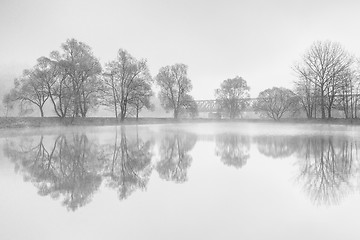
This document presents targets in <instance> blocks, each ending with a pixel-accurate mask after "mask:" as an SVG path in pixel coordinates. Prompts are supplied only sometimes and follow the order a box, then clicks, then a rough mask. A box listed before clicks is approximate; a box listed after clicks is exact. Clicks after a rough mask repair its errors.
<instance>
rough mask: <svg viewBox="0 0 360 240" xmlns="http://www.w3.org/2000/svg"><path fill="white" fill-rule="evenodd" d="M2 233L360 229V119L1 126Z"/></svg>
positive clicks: (192, 234)
mask: <svg viewBox="0 0 360 240" xmlns="http://www.w3.org/2000/svg"><path fill="white" fill-rule="evenodd" d="M0 136H1V137H0V191H1V193H0V239H2V240H7V239H61V240H63V239H182V240H183V239H277V240H278V239H301V240H303V239H337V240H338V239H357V240H358V239H360V228H359V221H360V220H359V219H360V197H359V190H360V128H359V127H355V126H331V125H318V124H317V125H302V124H295V125H287V124H261V123H254V124H250V123H249V124H246V123H211V124H179V125H171V124H169V125H143V126H124V127H87V128H66V129H33V130H31V129H30V130H11V131H1V132H0Z"/></svg>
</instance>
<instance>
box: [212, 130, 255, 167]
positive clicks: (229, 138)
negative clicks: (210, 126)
mask: <svg viewBox="0 0 360 240" xmlns="http://www.w3.org/2000/svg"><path fill="white" fill-rule="evenodd" d="M215 141H216V150H215V152H216V155H217V156H220V160H221V161H222V162H223V163H224V164H225V165H228V166H233V167H235V168H241V167H242V166H244V165H245V164H246V162H247V160H248V159H249V158H250V152H249V151H250V137H249V136H241V135H236V134H220V135H218V136H216V139H215Z"/></svg>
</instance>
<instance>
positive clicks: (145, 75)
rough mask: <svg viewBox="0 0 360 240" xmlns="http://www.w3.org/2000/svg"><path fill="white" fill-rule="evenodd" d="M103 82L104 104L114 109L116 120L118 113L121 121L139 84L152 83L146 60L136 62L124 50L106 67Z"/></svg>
mask: <svg viewBox="0 0 360 240" xmlns="http://www.w3.org/2000/svg"><path fill="white" fill-rule="evenodd" d="M139 79H141V80H139ZM103 80H104V85H105V92H106V96H105V101H104V104H105V105H107V106H109V107H114V112H115V116H116V118H118V113H119V112H120V119H121V121H124V119H125V116H126V114H127V112H128V107H129V104H130V101H129V100H130V98H131V97H132V96H134V95H136V94H135V93H136V92H137V91H138V90H139V89H138V88H139V83H140V82H141V83H143V84H147V85H151V82H152V79H151V77H150V73H149V70H148V67H147V62H146V60H144V59H142V60H137V59H135V58H134V57H133V56H131V55H130V54H129V53H128V52H127V51H126V50H124V49H120V50H119V51H118V56H117V59H116V60H114V61H111V62H109V63H108V64H107V65H106V71H105V74H104V79H103ZM142 87H144V86H142Z"/></svg>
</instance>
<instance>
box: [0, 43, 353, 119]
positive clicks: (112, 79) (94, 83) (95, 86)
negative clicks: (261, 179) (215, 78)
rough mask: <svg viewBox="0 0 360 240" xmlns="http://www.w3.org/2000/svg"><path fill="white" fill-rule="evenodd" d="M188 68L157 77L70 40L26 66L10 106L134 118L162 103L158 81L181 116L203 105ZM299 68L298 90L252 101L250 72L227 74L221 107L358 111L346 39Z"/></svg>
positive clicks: (288, 112) (228, 113) (273, 91)
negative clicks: (193, 93) (244, 75)
mask: <svg viewBox="0 0 360 240" xmlns="http://www.w3.org/2000/svg"><path fill="white" fill-rule="evenodd" d="M187 71H188V67H187V66H186V65H185V64H174V65H169V66H165V67H162V68H160V70H159V72H158V74H157V75H156V76H155V77H154V78H153V77H151V75H150V73H149V69H148V65H147V61H146V59H140V60H139V59H136V58H134V57H133V56H132V55H131V54H130V53H128V52H127V51H126V50H124V49H119V51H118V53H117V57H116V59H115V60H112V61H110V62H108V63H106V64H105V66H104V67H102V66H101V64H100V62H99V60H98V59H97V58H96V57H95V56H94V54H93V53H92V50H91V48H90V47H89V46H88V45H86V44H85V43H83V42H79V41H77V40H76V39H69V40H67V41H66V42H65V43H63V44H62V45H61V51H53V52H51V53H50V55H49V56H48V57H40V58H39V59H37V63H36V65H35V66H34V67H33V68H31V69H27V70H24V72H23V74H22V76H21V77H20V78H18V79H15V81H14V87H13V89H11V91H10V92H9V93H7V94H6V95H5V96H4V98H3V104H4V106H5V108H6V112H8V110H10V109H12V108H13V107H14V105H15V104H16V103H17V106H19V107H20V112H21V113H24V114H25V113H28V112H29V111H31V110H32V107H34V106H35V107H37V108H38V109H39V112H40V115H41V117H43V116H44V105H45V103H46V102H50V103H51V105H52V106H53V109H54V112H55V113H56V115H57V116H58V117H60V118H64V117H86V116H87V114H88V113H89V111H91V110H96V109H97V108H98V107H99V106H105V107H107V108H108V109H110V110H111V111H112V112H113V113H114V115H115V117H116V118H119V119H120V120H121V121H123V120H124V119H125V118H126V117H128V116H136V118H138V116H139V112H140V111H141V110H142V109H144V108H146V109H150V110H153V109H154V104H152V103H151V101H150V99H151V97H152V96H153V95H154V92H153V91H152V86H153V84H156V85H157V86H159V87H160V92H159V93H158V97H159V99H160V102H161V105H162V107H164V109H165V110H166V111H173V116H174V118H179V117H182V116H191V117H195V116H196V115H197V114H198V109H197V104H196V101H195V100H194V98H193V97H192V96H191V95H190V94H189V93H190V91H191V90H192V83H191V80H190V79H189V78H188V76H187ZM293 71H294V73H295V74H296V76H297V80H296V81H295V82H294V88H293V89H292V90H291V89H287V88H281V87H273V88H269V89H266V90H264V91H262V92H260V93H259V95H258V97H257V98H256V99H255V100H252V101H250V100H249V96H250V95H249V90H250V87H249V86H248V84H247V82H246V80H244V79H243V78H242V77H238V76H237V77H235V78H232V79H226V80H224V81H223V82H222V83H221V85H220V88H218V89H216V90H215V98H216V103H217V107H218V110H217V111H218V113H221V115H222V116H223V117H228V118H231V119H234V118H237V117H241V116H242V113H243V111H244V110H246V109H249V107H250V108H251V109H252V110H254V111H255V112H257V113H259V115H260V116H262V117H268V118H272V119H275V120H279V119H280V118H282V117H284V116H288V117H294V116H297V114H299V113H300V112H304V113H305V114H306V117H307V118H309V119H311V118H319V117H321V118H322V119H325V118H331V117H332V115H333V114H332V111H333V110H334V109H336V110H340V111H342V112H343V115H344V117H345V118H357V117H358V112H357V108H358V105H359V96H360V91H359V90H360V81H359V69H357V68H356V61H355V58H354V57H353V56H352V55H351V54H350V53H348V52H347V51H346V50H345V49H344V48H343V47H342V46H341V45H340V44H339V43H334V42H331V41H324V42H321V41H318V42H315V43H313V45H312V46H311V47H310V48H309V49H308V50H307V51H306V52H305V53H304V55H303V56H302V58H301V60H300V61H299V62H298V63H296V64H294V66H293Z"/></svg>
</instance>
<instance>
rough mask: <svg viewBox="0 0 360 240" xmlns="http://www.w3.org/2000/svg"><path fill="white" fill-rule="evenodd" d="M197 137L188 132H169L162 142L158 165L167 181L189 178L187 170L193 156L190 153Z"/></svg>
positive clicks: (180, 181) (157, 167) (179, 181)
mask: <svg viewBox="0 0 360 240" xmlns="http://www.w3.org/2000/svg"><path fill="white" fill-rule="evenodd" d="M196 140H197V137H196V135H195V134H192V133H187V132H168V133H167V134H166V135H165V137H163V139H162V140H161V143H160V150H159V152H160V161H159V162H158V163H157V165H156V170H157V171H158V173H159V175H160V177H161V178H162V179H165V180H167V181H174V182H177V183H182V182H185V181H186V180H187V170H188V168H189V167H190V165H191V162H192V157H191V155H190V154H189V153H188V152H189V151H190V150H191V149H192V148H193V147H194V145H195V143H196Z"/></svg>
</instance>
